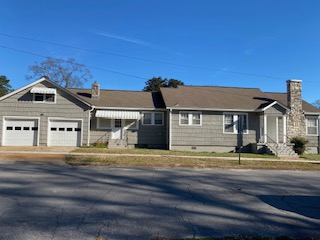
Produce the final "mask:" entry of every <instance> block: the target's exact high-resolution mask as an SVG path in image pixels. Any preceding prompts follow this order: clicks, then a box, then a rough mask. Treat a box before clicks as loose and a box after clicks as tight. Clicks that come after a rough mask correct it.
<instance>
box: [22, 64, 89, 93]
mask: <svg viewBox="0 0 320 240" xmlns="http://www.w3.org/2000/svg"><path fill="white" fill-rule="evenodd" d="M29 71H31V72H32V74H30V75H26V79H28V80H30V79H35V78H40V77H42V76H46V77H48V78H49V79H50V80H51V81H53V82H55V83H57V84H59V85H60V86H62V87H65V88H71V87H82V86H83V83H84V82H86V81H88V80H89V79H91V78H92V77H93V76H92V75H91V72H90V70H89V69H88V68H86V67H85V66H84V65H83V64H79V63H76V61H75V59H73V58H68V59H67V60H64V59H62V58H47V59H46V60H44V61H42V62H40V63H38V62H35V64H34V65H32V66H29Z"/></svg>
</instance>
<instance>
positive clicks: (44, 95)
mask: <svg viewBox="0 0 320 240" xmlns="http://www.w3.org/2000/svg"><path fill="white" fill-rule="evenodd" d="M36 94H42V95H43V99H45V97H46V95H47V94H49V95H54V101H53V102H47V101H45V100H43V101H36V100H35V98H36ZM32 95H33V96H32V102H33V103H45V104H56V102H57V94H52V93H32Z"/></svg>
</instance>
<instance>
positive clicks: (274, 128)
mask: <svg viewBox="0 0 320 240" xmlns="http://www.w3.org/2000/svg"><path fill="white" fill-rule="evenodd" d="M267 135H268V138H267V142H276V143H278V117H274V116H267Z"/></svg>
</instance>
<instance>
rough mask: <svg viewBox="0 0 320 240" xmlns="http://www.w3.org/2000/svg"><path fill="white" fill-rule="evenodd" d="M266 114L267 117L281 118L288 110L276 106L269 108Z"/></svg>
mask: <svg viewBox="0 0 320 240" xmlns="http://www.w3.org/2000/svg"><path fill="white" fill-rule="evenodd" d="M264 112H265V114H266V115H271V116H279V117H281V116H282V115H283V114H285V113H286V110H285V109H284V108H283V107H281V106H279V105H277V104H275V105H273V106H272V107H269V108H268V109H266V110H265V111H264Z"/></svg>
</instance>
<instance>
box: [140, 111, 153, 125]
mask: <svg viewBox="0 0 320 240" xmlns="http://www.w3.org/2000/svg"><path fill="white" fill-rule="evenodd" d="M142 123H143V125H151V124H152V113H144V114H143V120H142Z"/></svg>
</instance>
